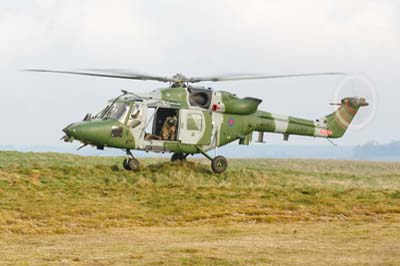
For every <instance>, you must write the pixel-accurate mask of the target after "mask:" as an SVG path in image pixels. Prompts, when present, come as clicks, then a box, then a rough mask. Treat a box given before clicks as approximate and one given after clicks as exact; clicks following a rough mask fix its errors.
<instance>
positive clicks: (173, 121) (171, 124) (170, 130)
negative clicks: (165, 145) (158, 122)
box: [161, 115, 178, 140]
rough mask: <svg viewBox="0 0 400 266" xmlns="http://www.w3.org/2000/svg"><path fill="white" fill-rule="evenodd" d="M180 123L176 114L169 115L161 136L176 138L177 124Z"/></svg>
mask: <svg viewBox="0 0 400 266" xmlns="http://www.w3.org/2000/svg"><path fill="white" fill-rule="evenodd" d="M177 123H178V119H177V118H176V116H175V115H173V116H168V117H167V118H166V119H165V121H164V124H163V127H162V130H161V137H162V139H163V140H176V125H177Z"/></svg>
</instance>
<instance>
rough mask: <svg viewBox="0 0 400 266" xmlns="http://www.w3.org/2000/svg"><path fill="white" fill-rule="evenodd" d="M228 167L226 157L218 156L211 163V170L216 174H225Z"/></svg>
mask: <svg viewBox="0 0 400 266" xmlns="http://www.w3.org/2000/svg"><path fill="white" fill-rule="evenodd" d="M227 167H228V161H227V160H226V158H225V157H224V156H217V157H215V158H214V159H212V161H211V169H212V170H213V171H214V173H217V174H220V173H223V172H225V170H226V168H227Z"/></svg>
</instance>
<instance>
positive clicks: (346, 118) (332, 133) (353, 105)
mask: <svg viewBox="0 0 400 266" xmlns="http://www.w3.org/2000/svg"><path fill="white" fill-rule="evenodd" d="M339 105H340V107H339V109H337V110H336V111H335V112H333V113H332V114H330V115H328V116H326V117H324V118H322V119H321V121H323V122H324V124H325V125H326V128H327V135H328V137H329V138H340V137H342V136H343V135H344V133H345V132H346V130H347V128H348V127H349V125H350V123H351V122H352V121H353V118H354V117H355V116H356V114H357V112H358V110H359V109H360V107H363V106H367V105H368V103H367V102H366V101H365V99H364V98H353V97H349V98H344V99H343V100H342V101H341V103H340V104H339Z"/></svg>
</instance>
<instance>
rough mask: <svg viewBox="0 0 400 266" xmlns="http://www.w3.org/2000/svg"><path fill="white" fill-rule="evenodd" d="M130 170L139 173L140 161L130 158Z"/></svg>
mask: <svg viewBox="0 0 400 266" xmlns="http://www.w3.org/2000/svg"><path fill="white" fill-rule="evenodd" d="M129 169H130V170H131V171H134V172H136V171H139V169H140V162H139V160H138V159H136V158H130V159H129Z"/></svg>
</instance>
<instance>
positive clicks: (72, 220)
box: [0, 152, 400, 265]
mask: <svg viewBox="0 0 400 266" xmlns="http://www.w3.org/2000/svg"><path fill="white" fill-rule="evenodd" d="M122 159H123V158H116V157H109V158H108V157H100V158H99V157H80V156H76V155H68V154H56V153H18V152H0V238H2V237H3V238H4V239H9V241H8V242H7V243H11V242H10V241H11V240H10V239H14V238H15V237H17V238H18V237H21V236H22V237H24V239H28V238H34V239H38V238H39V239H42V238H43V237H46V238H47V237H52V236H54V237H55V238H57V237H58V235H60V234H62V235H71V234H78V235H85V234H90V233H104V234H107V232H115V230H117V232H118V234H121V231H118V230H128V231H124V232H125V233H124V234H128V235H129V234H131V233H132V232H133V231H132V230H130V229H129V228H132V229H133V230H138V229H137V228H143V227H144V228H149V229H148V230H149V232H153V233H154V230H161V229H160V228H164V229H165V228H172V229H171V230H186V231H185V232H186V233H187V234H189V233H191V234H192V235H193V237H196V236H198V234H199V232H202V230H203V231H204V234H211V233H210V232H211V231H212V230H214V229H212V228H226V230H227V231H226V232H228V233H226V232H225V233H224V232H223V230H222V231H215V232H218V234H222V235H225V236H228V235H229V236H238V235H240V233H239V232H242V235H248V234H250V233H249V232H248V231H246V230H247V229H244V228H248V227H247V226H257V225H260V226H261V227H256V228H260V230H261V231H260V232H264V233H265V232H269V230H272V229H271V228H275V229H276V230H277V231H279V230H283V229H282V228H297V229H296V231H297V230H298V231H301V230H302V229H304V228H308V227H307V226H308V225H309V226H311V227H310V230H311V231H307V232H308V233H307V237H312V235H313V234H312V233H310V232H312V230H315V228H319V227H318V226H322V225H329V226H330V225H332V224H333V225H335V226H337V225H343V224H345V225H346V226H347V225H354V226H356V225H359V226H362V227H363V228H364V229H362V230H367V229H365V228H374V227H376V226H378V227H379V226H380V225H382V226H381V227H380V230H383V231H381V232H386V231H385V230H389V231H390V234H389V233H387V234H388V236H389V235H391V236H393V234H394V235H396V234H397V238H396V239H398V237H400V232H399V227H397V225H398V224H399V222H400V163H374V162H355V161H318V160H274V159H265V160H264V159H263V160H261V159H257V160H240V159H235V160H229V163H230V166H229V170H228V171H227V172H226V173H224V174H221V175H215V174H213V173H212V172H211V171H210V169H209V168H210V167H209V162H208V161H205V160H191V159H189V161H188V162H186V163H169V162H168V161H167V160H165V159H143V160H141V161H142V165H143V169H142V170H141V171H140V172H137V173H133V172H127V171H125V170H123V169H122V166H121V161H122ZM157 228H158V229H157ZM174 228H175V229H174ZM185 228H186V229H185ZM229 228H230V229H229ZM251 228H253V229H251V230H255V229H254V227H251ZM279 228H281V229H279ZM324 228H325V229H324V230H328V231H330V232H332V230H333V229H332V228H331V227H329V228H331V229H328V228H326V227H324ZM385 228H386V229H385ZM164 229H163V230H164ZM342 229H343V228H342ZM342 229H337V230H338V232H343V230H344V229H343V230H342ZM152 230H153V231H152ZM163 230H161V231H160V232H159V234H160V235H162V234H163V232H164V231H163ZM165 230H166V229H165ZM168 230H169V229H168ZM218 230H220V229H218ZM257 230H258V229H257ZM257 230H255V231H257ZM289 230H290V229H289ZM321 230H322V229H321ZM341 230H342V231H341ZM346 230H349V231H346ZM346 230H344V231H346V233H343V234H344V235H345V234H348V233H349V232H352V233H354V230H355V231H357V230H361V229H357V230H356V229H354V230H352V229H348V228H347V229H346ZM368 230H369V229H368ZM368 230H367V231H368ZM139 231H140V230H139ZM145 231H147V229H146V230H144V231H143V232H145ZM129 232H130V233H129ZM212 232H214V231H212ZM235 232H236V233H235ZM246 232H247V233H246ZM305 232H306V231H305ZM357 232H358V231H357ZM362 232H364V231H360V232H359V234H356V235H358V236H363V237H366V238H365V239H364V238H363V239H362V240H363V241H366V242H369V240H371V239H373V237H371V239H370V238H368V234H369V233H371V232H372V231H370V230H369V231H368V232H369V233H368V234H367V233H365V235H363V233H362ZM365 232H366V231H365ZM164 233H165V232H164ZM253 233H254V232H253ZM270 233H271V234H272V231H271V232H270ZM314 233H315V232H314ZM305 234H306V233H305ZM1 236H2V237H1ZM136 237H138V236H136ZM210 237H211V236H210ZM211 238H212V237H211ZM380 238H381V241H383V242H381V243H384V240H385V237H383V238H382V236H380ZM63 239H64V237H63ZM65 239H68V237H66V238H65ZM360 241H361V240H360ZM361 242H362V241H361ZM361 242H360V245H361ZM374 243H375V242H370V243H368V244H369V245H372V244H374ZM3 244H4V245H5V246H4V247H6V246H7V245H9V244H7V245H6V244H5V243H3ZM64 244H65V243H64ZM364 244H365V243H364ZM375 244H377V243H375ZM188 245H189V244H188ZM249 245H251V243H249ZM0 246H2V242H1V241H0ZM7 247H10V246H7ZM366 247H367V245H366ZM390 247H391V246H390ZM19 248H21V247H19ZM179 248H180V249H183V248H184V247H179ZM22 249H24V248H22ZM371 250H373V249H372V248H371ZM175 251H176V250H175ZM175 251H174V252H175ZM192 251H193V250H192ZM203 251H204V250H203ZM389 251H390V249H389ZM9 252H11V251H9ZM143 252H144V251H143ZM179 252H180V253H179ZM179 252H178V253H179V254H181V253H182V252H181V251H179ZM199 252H200V253H199V254H197V251H196V248H195V250H194V251H193V253H196V254H192V253H191V251H190V250H189V251H188V252H186V253H185V252H183V253H185V255H184V256H183V255H182V256H183V257H182V260H181V259H180V258H181V257H177V258H175V259H176V260H174V261H173V262H174V263H176V265H181V264H184V263H183V262H185V261H188V264H187V265H192V264H196V263H198V264H199V265H201V264H206V262H207V263H209V264H213V265H214V264H216V265H231V264H236V265H240V264H241V263H243V265H246V264H248V263H250V262H251V261H249V260H243V261H242V260H240V259H239V258H236V259H235V260H234V259H233V258H230V259H227V258H224V257H223V255H221V256H219V257H218V256H217V257H216V258H218V259H221V260H223V261H222V262H223V263H222V262H221V261H219V260H216V261H208V260H207V259H206V257H207V256H205V255H204V256H205V257H204V256H203V255H202V254H203V253H201V252H202V251H199ZM11 253H12V252H11ZM207 253H209V251H207V252H205V253H204V254H207ZM221 254H222V253H221ZM382 254H384V253H382ZM0 255H1V252H0ZM148 255H149V256H150V254H148ZM164 255H165V254H164ZM19 256H20V255H19ZM141 256H142V257H139V258H136V259H135V258H132V260H130V261H129V260H128V262H129V263H127V264H126V265H131V262H132V261H135V260H136V262H137V261H141V258H143V256H145V255H143V254H142V255H141ZM179 256H180V255H179ZM324 256H325V255H322V257H324ZM156 257H157V256H155V257H151V258H153V259H155V258H156ZM149 258H150V257H149ZM171 258H174V257H171ZM193 258H194V260H192V259H193ZM72 259H73V258H71V261H72ZM79 259H80V260H82V257H79V256H78V261H75V262H76V263H79ZM332 259H334V258H332ZM16 261H18V260H16ZM21 261H24V260H21ZM366 261H367V262H368V260H366ZM39 262H40V261H39ZM58 262H59V261H58ZM108 262H110V261H108ZM111 262H112V261H111ZM114 262H115V261H114ZM202 262H203V263H202ZM219 262H221V263H219ZM225 262H226V263H225ZM255 262H257V261H255ZM264 262H265V261H264ZM291 262H293V261H291ZM10 263H11V262H10ZM71 263H72V262H71ZM224 263H225V264H224ZM257 263H258V262H257ZM260 263H261V264H264V263H263V261H260ZM265 263H266V262H265ZM281 263H282V264H285V263H284V262H282V261H281ZM50 264H51V263H50ZM171 264H173V263H172V262H171ZM255 264H256V263H255ZM10 265H12V263H11V264H10ZM29 265H32V264H29ZM38 265H41V264H40V263H39V264H38ZM88 265H89V264H88ZM288 265H291V263H290V261H289V262H288ZM320 265H321V264H320ZM388 265H391V264H390V263H389V264H388Z"/></svg>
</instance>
